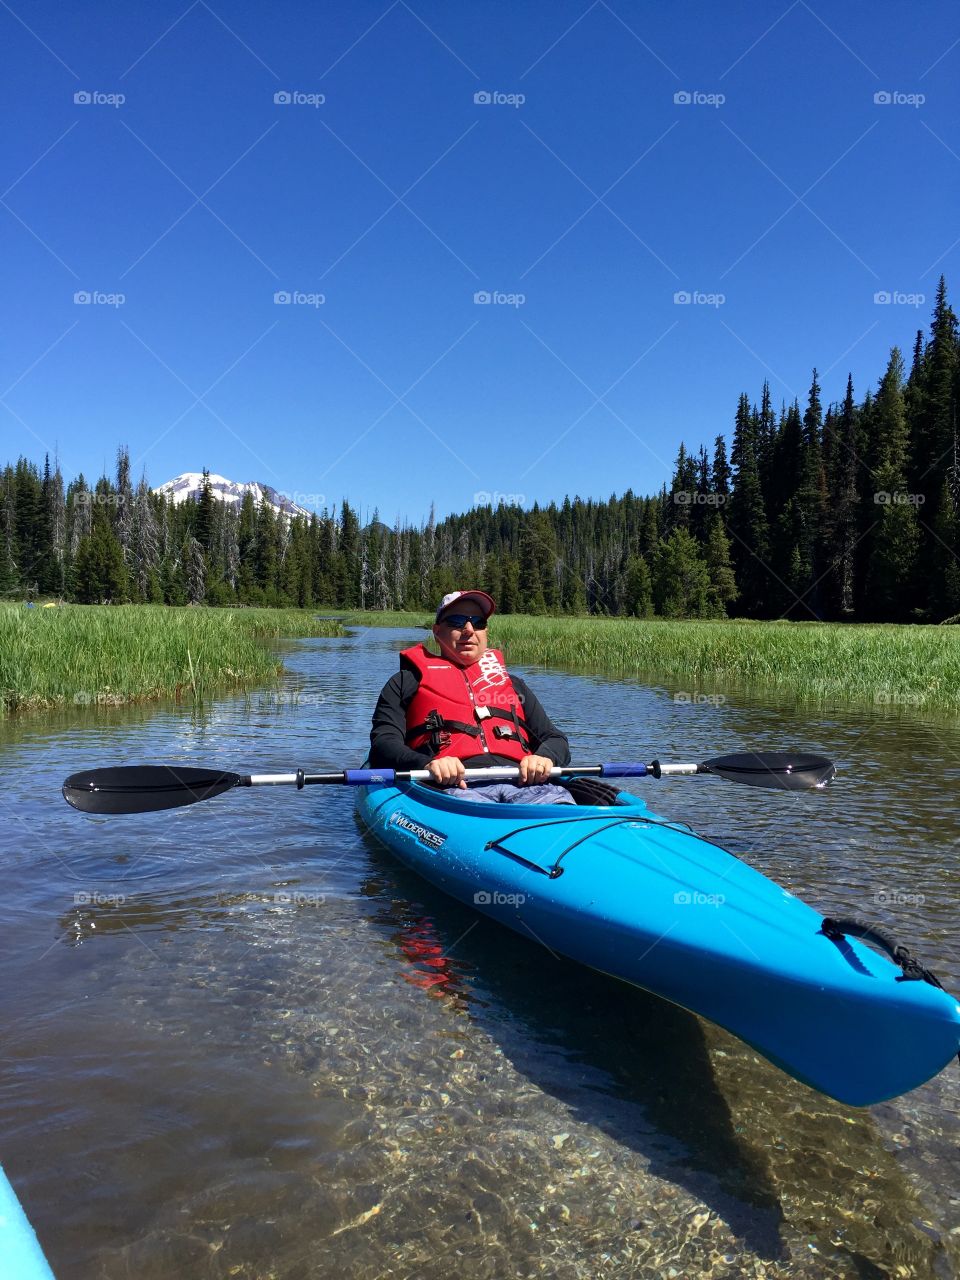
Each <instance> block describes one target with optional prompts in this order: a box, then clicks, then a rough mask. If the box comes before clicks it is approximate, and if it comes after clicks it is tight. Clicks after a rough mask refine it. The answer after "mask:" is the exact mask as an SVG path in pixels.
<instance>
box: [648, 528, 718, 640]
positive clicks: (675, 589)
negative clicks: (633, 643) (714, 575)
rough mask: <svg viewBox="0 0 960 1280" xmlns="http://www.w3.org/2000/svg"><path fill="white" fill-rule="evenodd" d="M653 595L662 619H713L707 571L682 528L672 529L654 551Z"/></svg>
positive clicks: (713, 609) (714, 604) (712, 603)
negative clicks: (655, 553) (655, 551)
mask: <svg viewBox="0 0 960 1280" xmlns="http://www.w3.org/2000/svg"><path fill="white" fill-rule="evenodd" d="M653 596H654V602H655V604H656V608H657V613H659V614H660V615H661V616H662V617H664V618H712V617H716V616H717V613H718V610H717V605H716V603H715V601H714V600H712V599H711V595H710V574H709V571H708V569H707V566H706V564H705V563H704V561H703V559H702V557H701V555H700V549H699V547H698V545H697V542H696V539H695V538H693V537H692V536H691V535H690V534H689V533H688V532H687V530H686V529H683V528H677V529H674V531H673V532H672V533H671V534H670V536H669V537H668V538H666V539H664V540H663V541H662V542H661V543H660V546H659V548H658V549H657V557H656V563H655V566H654V573H653Z"/></svg>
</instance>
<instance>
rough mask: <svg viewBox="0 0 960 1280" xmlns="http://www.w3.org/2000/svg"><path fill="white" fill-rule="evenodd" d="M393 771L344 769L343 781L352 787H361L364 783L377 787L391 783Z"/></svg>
mask: <svg viewBox="0 0 960 1280" xmlns="http://www.w3.org/2000/svg"><path fill="white" fill-rule="evenodd" d="M395 772H396V771H395V770H394V769H344V771H343V780H344V782H346V783H348V784H349V785H350V786H353V787H361V786H363V785H364V784H366V783H375V784H377V785H380V784H384V783H390V782H393V781H394V780H395V779H394V775H395Z"/></svg>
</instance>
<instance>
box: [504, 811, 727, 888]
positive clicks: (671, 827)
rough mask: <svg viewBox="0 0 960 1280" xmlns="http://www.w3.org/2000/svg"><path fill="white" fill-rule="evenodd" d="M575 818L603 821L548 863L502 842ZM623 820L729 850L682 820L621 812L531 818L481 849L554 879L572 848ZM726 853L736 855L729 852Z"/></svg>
mask: <svg viewBox="0 0 960 1280" xmlns="http://www.w3.org/2000/svg"><path fill="white" fill-rule="evenodd" d="M577 822H602V823H603V825H602V826H599V827H597V828H596V830H595V831H588V832H587V834H586V835H584V836H581V837H580V839H579V840H574V842H573V844H571V845H568V846H567V847H566V849H564V851H563V853H561V854H560V856H559V857H558V858H557V860H556V862H555V863H554V864H553V866H552V867H541V866H540V865H539V864H538V863H536V862H531V861H530V860H529V859H528V858H524V857H523V856H522V855H521V854H519V853H514V851H513V850H512V849H507V848H506V847H505V846H504V845H503V841H504V840H509V839H510V838H511V836H520V835H524V834H525V833H526V832H528V831H539V830H542V829H543V828H544V827H568V826H573V824H574V823H577ZM627 822H642V823H645V824H646V825H647V826H648V827H662V828H665V829H666V830H667V831H676V832H677V834H678V835H681V836H692V837H693V838H694V839H695V840H700V841H702V842H703V843H704V844H712V845H713V846H714V848H716V849H720V850H721V852H723V853H730V850H729V849H725V848H724V847H723V845H722V844H717V842H716V840H710V839H708V838H707V837H706V836H701V835H698V834H697V832H696V831H694V830H693V828H692V827H688V826H687V825H686V824H685V823H677V822H661V821H659V820H658V819H657V818H648V817H646V816H645V815H644V814H638V813H633V814H624V815H623V817H620V818H614V819H613V820H612V821H610V822H604V821H603V819H602V818H598V817H593V816H588V815H586V814H585V815H584V816H583V817H580V818H552V819H551V820H550V821H548V822H531V823H528V824H527V825H526V826H523V827H515V828H514V829H513V831H508V832H507V833H506V834H505V835H503V836H500V837H498V838H497V839H496V840H488V841H487V843H486V844H485V845H484V849H485V850H488V849H495V850H496V852H497V853H503V854H506V856H507V857H508V858H513V859H514V861H516V862H522V863H523V864H524V865H525V866H528V867H532V868H533V870H534V871H539V872H541V873H542V874H543V875H545V876H548V877H549V878H550V879H551V880H556V878H557V877H558V876H562V875H563V870H564V869H563V867H561V865H560V863H561V862H562V861H563V859H564V858H565V857H566V856H567V854H568V853H570V852H571V851H572V850H573V849H576V848H577V846H578V845H581V844H583V843H584V842H585V841H587V840H591V839H592V838H593V837H594V836H598V835H600V833H601V832H602V831H609V830H610V828H611V827H620V826H623V824H624V823H627ZM730 857H731V858H733V857H736V855H735V854H732V853H730Z"/></svg>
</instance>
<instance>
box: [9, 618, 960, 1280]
mask: <svg viewBox="0 0 960 1280" xmlns="http://www.w3.org/2000/svg"><path fill="white" fill-rule="evenodd" d="M415 638H417V634H416V633H411V632H401V631H386V630H372V631H368V632H354V633H353V634H351V635H350V636H349V637H347V638H343V639H331V640H316V641H308V642H305V643H303V644H300V645H297V646H296V647H294V648H292V649H291V650H290V651H289V652H288V653H287V656H286V661H287V665H288V667H289V669H290V672H291V675H290V678H289V679H288V681H287V682H286V684H285V685H284V687H283V689H282V690H280V691H279V693H278V692H276V691H265V692H262V693H253V694H251V695H249V696H247V697H242V696H241V697H231V698H226V699H224V700H222V701H218V702H216V703H215V704H213V705H211V706H209V707H208V708H207V709H206V710H205V711H203V712H195V711H192V710H190V709H184V708H183V707H175V706H169V707H159V708H152V709H142V708H140V709H134V710H129V711H118V710H113V711H103V712H100V713H98V712H96V711H90V710H86V709H84V710H82V711H78V712H71V713H69V714H64V715H51V716H44V717H31V718H24V719H22V720H20V721H18V722H14V723H7V724H5V725H3V726H0V768H2V778H3V787H2V790H0V811H2V814H3V818H4V822H3V827H2V832H3V834H2V837H0V843H2V850H0V852H2V863H0V865H2V866H3V869H4V875H3V890H4V892H3V906H4V911H3V917H2V920H3V928H2V932H0V962H2V970H0V971H2V973H3V977H4V981H3V985H2V988H0V1027H2V1030H3V1037H2V1049H0V1060H2V1061H0V1155H2V1157H3V1160H4V1162H5V1164H6V1166H7V1169H8V1172H9V1174H10V1176H11V1178H12V1180H13V1181H14V1183H15V1184H16V1186H17V1189H18V1191H19V1192H20V1194H21V1196H22V1198H23V1200H24V1202H25V1204H26V1205H27V1208H28V1211H29V1212H30V1215H31V1217H32V1219H33V1221H34V1223H35V1225H36V1226H37V1229H38V1231H39V1233H40V1235H41V1238H42V1240H43V1242H44V1244H45V1246H46V1248H47V1251H48V1254H49V1256H50V1258H51V1261H52V1263H53V1265H54V1268H55V1270H56V1272H57V1274H58V1276H59V1277H61V1278H62V1280H121V1278H123V1280H127V1278H130V1277H136V1278H137V1280H161V1278H162V1280H167V1278H168V1277H169V1278H171V1280H172V1278H173V1277H178V1278H179V1277H211V1278H214V1280H219V1278H220V1277H224V1278H226V1277H240V1278H241V1280H254V1278H257V1280H267V1278H268V1277H269V1278H270V1280H305V1278H307V1277H311V1278H316V1280H326V1278H327V1277H330V1278H331V1280H333V1278H334V1277H337V1278H339V1277H341V1276H344V1275H350V1276H351V1277H357V1280H374V1277H383V1276H396V1277H425V1278H427V1280H434V1278H436V1280H441V1278H443V1280H446V1278H447V1277H448V1276H449V1275H450V1273H451V1270H452V1269H455V1270H456V1274H457V1275H458V1276H459V1277H462V1278H463V1280H479V1278H486V1277H490V1278H496V1280H500V1278H501V1277H504V1276H521V1277H526V1276H547V1277H551V1280H552V1278H554V1277H556V1278H558V1280H574V1278H577V1280H579V1278H580V1277H594V1276H599V1275H603V1276H615V1277H621V1276H622V1277H628V1276H629V1277H648V1276H649V1277H651V1278H652V1277H657V1280H660V1277H663V1276H671V1275H676V1276H682V1277H688V1276H695V1275H696V1276H700V1275H703V1276H713V1277H717V1278H718V1280H719V1278H720V1277H740V1276H770V1277H781V1276H782V1277H791V1278H794V1277H796V1278H800V1277H804V1278H805V1277H825V1276H829V1277H851V1278H853V1277H857V1278H858V1280H863V1278H864V1277H867V1278H872V1277H887V1276H890V1277H896V1276H904V1277H906V1276H919V1277H927V1276H930V1277H938V1276H942V1277H949V1276H951V1275H954V1274H957V1273H958V1272H960V1193H958V1190H957V1188H958V1186H960V1179H958V1176H957V1175H958V1170H960V1157H958V1155H957V1151H958V1139H960V1071H958V1070H957V1068H956V1067H954V1068H948V1069H947V1070H946V1071H945V1072H944V1073H943V1074H942V1075H941V1076H940V1077H938V1079H937V1080H935V1081H932V1082H931V1083H930V1084H928V1085H926V1086H924V1087H923V1088H922V1089H919V1090H917V1091H915V1092H914V1093H912V1094H910V1095H909V1096H908V1097H906V1098H902V1099H899V1100H897V1101H896V1102H894V1103H890V1104H886V1105H884V1106H881V1107H875V1108H872V1109H871V1110H870V1111H869V1112H862V1111H855V1110H853V1109H851V1108H846V1107H843V1106H840V1105H839V1104H836V1103H833V1102H831V1101H830V1100H828V1099H825V1098H823V1097H821V1096H820V1095H818V1094H815V1093H813V1092H812V1091H810V1090H809V1089H807V1088H805V1087H804V1086H802V1085H800V1084H797V1083H795V1082H793V1081H792V1080H790V1079H789V1078H787V1077H786V1076H784V1075H783V1074H781V1073H780V1072H778V1071H777V1070H775V1069H774V1068H773V1067H771V1066H769V1065H768V1064H767V1063H765V1062H763V1061H762V1060H760V1059H759V1058H757V1056H756V1055H755V1054H754V1053H753V1052H752V1051H751V1050H749V1049H747V1048H746V1047H745V1046H743V1045H741V1044H740V1043H739V1042H738V1041H736V1040H734V1039H733V1038H732V1037H730V1036H728V1035H726V1034H725V1033H723V1032H721V1031H719V1030H717V1029H716V1028H713V1027H710V1026H709V1025H707V1024H705V1023H703V1022H701V1021H699V1020H698V1019H696V1018H694V1017H692V1016H691V1015H688V1014H686V1013H683V1012H681V1011H680V1010H677V1009H674V1008H672V1007H671V1006H669V1005H666V1004H665V1003H663V1002H662V1001H659V1000H656V999H654V998H652V997H648V996H646V995H644V994H643V993H642V992H639V991H635V990H632V989H630V988H627V987H625V986H623V985H621V984H618V983H616V982H614V981H612V980H609V979H605V978H602V977H600V976H598V975H594V974H591V973H589V972H587V971H586V970H582V969H580V968H578V967H577V966H575V965H572V964H569V963H567V962H562V961H561V962H558V961H557V960H556V959H554V958H553V957H552V956H551V955H550V954H549V953H548V952H546V951H544V950H541V949H539V948H537V947H536V945H535V944H533V943H532V942H528V941H525V940H524V939H521V938H519V937H516V936H514V935H513V934H511V933H509V932H507V931H506V930H503V929H500V928H499V927H497V926H495V925H493V924H491V923H489V922H486V921H484V920H482V919H480V918H479V917H477V916H476V915H474V914H473V913H472V912H470V911H468V910H467V909H465V908H462V907H460V906H458V905H457V904H455V903H452V902H450V901H449V900H447V899H445V898H444V897H442V896H441V895H439V894H437V893H436V892H435V891H434V890H432V889H431V888H430V887H429V886H427V885H425V884H424V883H422V882H421V881H419V880H418V879H417V878H415V877H413V876H412V875H411V874H410V873H408V872H406V871H405V870H404V869H402V868H401V867H399V865H398V864H396V863H395V862H394V861H393V860H392V859H391V858H390V856H389V855H388V854H387V853H386V852H384V851H383V850H381V849H380V848H379V847H378V846H377V845H376V844H373V843H371V841H370V839H369V837H366V836H365V835H364V834H363V833H362V832H361V831H360V830H359V829H358V827H357V825H356V821H355V819H354V816H353V796H352V795H351V794H350V793H349V792H348V791H347V790H346V789H339V788H337V789H333V788H331V789H324V790H323V791H322V792H321V793H320V794H318V793H317V791H318V790H319V789H317V790H314V791H309V790H308V791H304V792H301V793H299V794H297V793H296V792H295V791H293V789H286V788H284V789H279V788H278V789H277V790H276V791H267V790H263V791H258V792H238V793H235V794H232V795H228V796H225V797H221V798H219V799H217V800H213V801H210V802H208V803H206V804H201V805H197V806H195V807H193V808H188V809H183V810H179V811H175V812H170V813H166V814H156V815H144V816H137V817H123V818H113V819H96V818H93V817H90V816H81V815H79V814H77V813H75V812H73V811H72V810H70V809H68V808H67V806H66V805H65V804H63V802H62V801H61V800H60V797H59V786H60V783H61V782H62V780H63V778H64V777H65V776H66V775H67V774H68V773H70V772H73V771H76V770H79V769H81V768H89V767H94V766H99V765H107V764H122V763H135V762H140V763H144V762H151V761H153V762H158V761H171V760H179V761H183V762H191V763H197V764H200V763H210V764H214V765H220V766H222V767H225V768H236V769H239V770H246V771H256V772H266V771H271V770H277V771H288V770H290V769H291V768H295V767H297V766H298V765H302V766H306V767H308V768H310V769H317V770H323V769H326V768H331V769H332V768H336V767H342V766H343V765H344V764H345V763H353V762H356V761H358V760H359V759H360V758H361V757H362V755H363V752H364V749H365V746H366V741H367V731H368V725H369V714H370V711H371V709H372V706H373V701H374V699H375V697H376V693H377V691H378V689H379V687H380V685H381V684H382V682H383V681H384V680H385V679H386V677H387V676H388V675H389V674H390V673H391V672H392V670H393V669H394V668H395V663H396V657H395V655H396V650H397V649H398V648H400V647H401V645H402V644H404V643H409V642H410V641H411V639H415ZM517 670H518V672H519V673H520V674H523V675H525V676H526V677H527V678H528V679H529V680H530V681H531V683H532V685H533V687H534V688H535V690H536V691H537V693H538V695H539V696H540V697H541V700H542V701H543V702H544V704H545V706H546V707H547V708H548V709H549V710H550V711H551V712H552V713H553V714H554V716H555V718H556V719H557V720H558V721H560V722H561V723H562V724H563V725H564V727H565V728H566V729H567V730H568V731H569V732H570V736H571V739H573V740H575V742H576V744H577V746H576V752H575V754H576V757H577V758H578V759H580V760H593V759H604V758H607V759H611V758H621V759H622V758H629V757H631V756H633V757H638V758H645V759H649V758H652V757H653V756H660V757H661V758H663V759H703V758H707V757H709V756H711V755H715V754H721V753H724V752H728V751H732V750H737V749H740V748H743V747H752V748H766V749H776V748H787V747H791V746H796V747H801V746H802V747H803V748H806V749H811V750H819V751H822V752H823V753H824V754H827V755H829V756H831V757H832V758H833V759H835V760H836V761H837V763H838V766H839V768H840V773H839V776H838V778H837V780H836V781H835V782H834V783H833V784H832V785H831V787H830V788H829V789H828V790H827V791H826V792H824V793H819V794H816V795H782V794H779V793H773V792H766V791H757V790H753V789H750V788H745V787H737V786H734V785H731V784H727V783H723V782H720V781H715V780H707V779H700V780H682V779H677V780H673V781H667V780H664V781H662V782H660V783H654V782H652V781H650V782H639V781H638V782H637V783H636V784H632V785H635V786H636V787H637V788H638V789H644V790H643V792H642V793H643V794H645V795H647V796H648V797H649V796H650V794H651V792H652V793H653V795H652V799H653V801H654V803H655V807H656V808H657V809H658V810H659V811H660V812H662V813H665V814H669V815H670V816H671V817H678V818H683V819H686V820H688V821H690V822H691V823H692V824H693V825H694V826H695V827H696V828H698V829H699V830H702V831H703V832H704V833H705V834H707V835H709V836H710V837H712V838H714V839H716V840H718V841H720V842H721V843H725V844H726V845H727V846H728V847H730V848H733V849H734V850H735V851H736V852H738V853H740V854H742V855H744V856H745V857H747V858H748V859H749V860H750V861H751V862H752V863H754V865H756V866H758V867H760V868H761V869H762V870H764V871H766V872H768V873H769V874H771V875H773V876H775V877H776V878H777V879H778V880H780V881H781V882H782V883H784V884H785V885H786V886H787V887H789V888H790V889H792V890H793V891H794V892H796V893H798V894H800V895H801V896H803V897H804V898H806V899H807V900H808V901H810V902H812V903H813V904H814V905H816V906H817V907H818V908H820V909H822V910H823V911H824V912H825V913H830V914H852V915H856V916H859V917H863V918H868V919H872V920H874V921H875V922H877V923H879V924H880V925H881V926H886V927H887V928H888V929H889V930H891V931H892V932H894V934H895V935H896V936H897V937H898V938H902V939H903V940H905V941H907V942H908V943H909V944H910V945H912V946H913V947H914V949H915V950H916V951H917V952H918V953H919V954H920V955H921V956H923V957H924V959H926V961H927V962H928V963H929V964H930V965H931V966H932V967H934V968H935V969H936V970H937V971H938V972H939V973H940V975H941V977H942V978H943V980H944V982H945V983H946V985H948V986H950V987H952V989H954V990H958V989H960V942H958V938H957V936H956V933H955V926H956V914H957V913H956V903H957V900H958V896H960V893H958V890H960V872H958V866H957V840H958V836H960V820H958V817H957V813H956V808H955V805H953V804H952V803H951V800H952V797H954V796H955V795H956V783H957V777H958V775H960V726H958V725H957V724H955V723H951V722H949V721H946V720H939V721H938V720H933V719H930V718H921V717H920V716H918V715H916V714H913V713H899V714H898V713H897V712H895V711H891V710H890V709H889V708H878V710H877V712H875V713H873V714H865V713H864V712H862V711H859V710H858V711H850V710H844V709H841V708H832V709H829V710H828V711H823V710H819V709H814V710H811V709H810V708H808V707H803V706H802V705H798V704H795V703H792V702H790V701H788V700H784V699H780V700H775V699H768V700H763V699H758V698H757V697H756V696H755V695H751V696H747V695H746V694H744V693H742V692H738V691H736V690H735V689H728V690H727V697H728V701H727V702H726V703H721V704H719V705H715V704H713V703H699V704H698V703H692V704H689V705H679V704H677V703H675V702H674V701H673V697H672V694H673V692H675V690H673V689H672V688H669V689H668V688H665V687H663V686H662V685H657V684H650V685H644V684H641V683H639V682H632V683H631V682H626V683H623V682H614V681H608V680H604V679H601V678H587V677H583V676H575V675H571V674H566V673H563V672H558V671H537V670H530V669H523V668H517ZM952 929H953V930H954V931H953V932H951V930H952ZM870 1051H871V1047H870V1046H869V1045H865V1046H864V1052H865V1053H869V1052H870Z"/></svg>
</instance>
